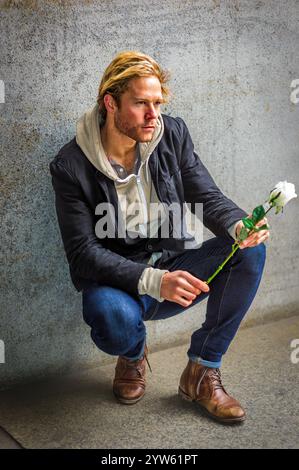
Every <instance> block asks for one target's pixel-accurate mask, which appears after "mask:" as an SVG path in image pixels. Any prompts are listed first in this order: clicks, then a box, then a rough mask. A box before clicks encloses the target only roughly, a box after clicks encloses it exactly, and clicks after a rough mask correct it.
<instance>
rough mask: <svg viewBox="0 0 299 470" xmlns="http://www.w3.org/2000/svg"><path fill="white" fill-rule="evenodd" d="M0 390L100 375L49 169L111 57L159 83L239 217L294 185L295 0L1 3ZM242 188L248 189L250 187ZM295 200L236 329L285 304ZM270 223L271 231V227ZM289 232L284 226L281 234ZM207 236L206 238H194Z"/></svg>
mask: <svg viewBox="0 0 299 470" xmlns="http://www.w3.org/2000/svg"><path fill="white" fill-rule="evenodd" d="M0 5H1V9H0V21H1V45H2V48H1V76H0V79H1V80H3V81H4V83H5V92H6V96H5V103H4V104H0V129H1V143H2V149H1V175H0V183H1V201H0V208H1V209H0V210H1V216H2V222H1V259H0V261H1V264H0V266H1V267H0V269H1V272H0V285H1V292H0V312H1V315H0V339H2V340H4V341H5V348H6V350H5V352H6V364H0V369H1V370H0V372H1V374H0V376H1V378H0V386H6V385H8V384H9V383H11V382H14V381H18V380H23V379H28V378H30V377H34V376H46V375H47V374H50V373H54V372H57V371H59V370H61V371H67V370H70V369H72V368H73V369H75V368H77V367H83V366H84V365H91V364H100V363H102V364H104V363H106V362H107V361H110V360H111V358H110V357H108V356H106V355H104V354H102V353H100V354H99V353H98V351H97V350H96V348H95V347H94V346H93V345H92V343H91V340H90V339H89V332H88V328H87V327H85V325H83V321H82V319H81V295H80V294H79V293H76V291H75V290H74V289H73V287H72V285H71V282H70V279H69V275H68V267H67V264H66V260H65V258H64V253H63V249H62V244H61V239H60V234H59V231H58V227H57V222H56V215H55V212H54V206H53V202H54V196H53V192H52V187H51V183H50V178H49V172H48V163H49V161H50V160H51V159H52V158H53V157H54V155H55V154H56V153H57V151H58V149H59V148H60V147H61V146H62V145H63V144H64V143H66V142H67V141H68V140H70V139H71V138H72V137H73V135H74V129H75V122H76V120H77V118H78V117H79V116H80V115H81V113H82V112H83V111H85V110H86V109H87V108H88V107H90V106H92V105H93V104H94V102H95V98H96V94H97V87H98V84H99V81H100V78H101V75H102V72H103V70H104V69H105V67H106V66H107V65H108V63H109V62H110V61H111V59H112V57H113V56H114V55H115V54H116V53H117V52H118V51H120V50H123V49H139V50H142V51H144V52H146V53H148V54H151V55H153V56H154V57H155V58H156V59H157V60H158V61H160V62H161V63H162V64H163V65H164V66H165V67H166V68H168V69H170V70H171V72H172V81H171V86H172V90H173V93H174V96H173V100H172V102H171V104H170V105H168V106H167V108H166V109H165V111H166V112H168V113H170V114H172V115H174V116H177V115H180V116H181V117H183V118H184V119H185V121H186V122H187V124H188V126H189V128H190V131H191V134H192V136H193V139H194V143H195V147H196V149H197V151H198V153H199V154H200V155H201V157H202V159H203V161H204V163H205V164H206V165H207V167H208V169H209V170H210V171H211V173H212V175H213V176H214V178H215V180H216V182H217V183H218V185H219V186H220V187H221V188H222V190H223V191H224V192H225V193H226V194H227V195H228V196H229V197H231V198H232V199H233V200H234V201H235V202H237V203H238V204H239V205H240V206H241V207H242V208H244V209H245V210H248V211H250V210H251V209H252V208H253V207H254V206H255V205H257V204H260V203H261V202H263V201H264V199H265V197H266V195H267V191H268V190H269V189H270V188H271V187H272V186H273V184H274V183H276V182H277V181H279V180H284V179H286V180H290V181H292V182H294V183H295V184H296V185H297V187H298V123H299V104H297V105H295V104H292V103H291V102H290V91H291V89H290V83H291V81H292V80H294V79H296V78H298V62H299V49H298V34H299V33H298V31H299V27H298V26H299V4H298V2H296V1H294V0H284V1H280V2H277V1H275V0H271V1H268V0H267V1H266V0H264V1H257V0H250V1H249V0H247V1H245V0H244V1H237V0H235V1H223V2H220V1H218V0H217V1H216V0H214V1H212V0H210V1H203V0H202V1H195V0H187V1H185V2H181V1H179V0H165V1H163V8H161V2H160V1H158V0H153V1H152V2H151V4H150V6H149V4H148V2H146V1H144V0H138V1H137V0H129V1H128V2H122V1H111V0H109V1H108V0H107V1H105V0H102V1H101V2H93V1H85V2H78V1H77V2H76V1H67V2H63V1H54V0H52V1H42V0H41V1H39V2H37V1H34V0H30V1H25V0H24V1H17V0H15V1H9V0H7V1H0ZM249 188H251V189H250V190H249ZM297 212H298V210H297V206H296V203H291V204H290V206H289V207H288V208H287V210H286V212H285V214H284V215H281V216H274V215H270V216H269V220H270V224H271V225H272V228H273V229H272V238H271V240H270V242H269V243H268V245H269V250H268V260H267V265H266V269H265V276H264V279H263V281H262V283H261V286H260V290H259V292H258V296H257V297H256V299H255V302H254V304H253V306H252V308H251V311H250V314H249V316H248V317H247V319H246V321H248V322H249V323H250V322H251V323H252V322H257V321H259V322H263V321H264V320H267V319H269V318H274V317H278V316H286V315H290V314H292V313H295V312H296V311H297V310H296V309H297V307H298V299H299V291H298V249H297V244H298V241H297V240H298V236H297V233H298V219H295V215H296V214H297ZM274 219H275V220H274ZM290 225H292V227H291V229H290V228H289V227H290ZM206 236H209V234H206ZM198 315H200V316H201V318H203V315H204V305H201V306H200V307H199V310H198V311H197V313H196V314H194V315H188V316H185V317H181V318H176V319H174V320H170V321H169V322H167V323H163V324H160V322H159V323H156V324H152V325H150V326H149V335H150V337H151V340H152V344H153V347H154V348H162V347H165V346H167V345H169V344H171V342H173V341H178V340H181V338H182V335H185V336H186V335H187V333H188V332H190V331H192V329H194V327H195V325H196V324H198Z"/></svg>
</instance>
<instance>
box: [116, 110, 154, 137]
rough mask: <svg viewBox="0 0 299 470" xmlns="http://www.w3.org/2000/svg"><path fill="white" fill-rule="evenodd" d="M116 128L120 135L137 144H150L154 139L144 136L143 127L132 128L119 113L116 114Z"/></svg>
mask: <svg viewBox="0 0 299 470" xmlns="http://www.w3.org/2000/svg"><path fill="white" fill-rule="evenodd" d="M114 126H115V128H116V129H117V130H118V132H119V133H120V134H123V135H126V136H127V137H130V139H133V140H135V141H136V142H149V141H150V140H151V139H152V135H148V136H146V135H142V126H132V125H131V124H129V122H128V121H127V120H125V119H123V118H121V116H120V113H119V112H117V113H115V114H114Z"/></svg>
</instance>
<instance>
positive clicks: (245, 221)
mask: <svg viewBox="0 0 299 470" xmlns="http://www.w3.org/2000/svg"><path fill="white" fill-rule="evenodd" d="M242 222H243V224H244V225H245V227H246V228H248V229H249V230H252V229H253V227H254V223H253V222H252V220H251V219H247V218H246V217H245V218H244V219H242Z"/></svg>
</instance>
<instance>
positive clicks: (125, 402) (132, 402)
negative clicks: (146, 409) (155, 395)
mask: <svg viewBox="0 0 299 470" xmlns="http://www.w3.org/2000/svg"><path fill="white" fill-rule="evenodd" d="M113 394H114V396H115V398H116V400H117V401H118V402H119V403H122V404H123V405H135V403H137V402H138V401H140V400H141V399H142V398H143V397H144V395H145V393H144V394H143V395H141V396H140V397H138V398H134V399H132V400H130V399H128V398H122V397H119V396H118V395H116V393H114V392H113Z"/></svg>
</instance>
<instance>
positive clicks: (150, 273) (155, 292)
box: [138, 267, 169, 302]
mask: <svg viewBox="0 0 299 470" xmlns="http://www.w3.org/2000/svg"><path fill="white" fill-rule="evenodd" d="M168 272H169V271H168V270H167V269H157V268H152V267H149V268H145V270H144V271H143V273H142V274H141V276H140V279H139V281H138V293H139V295H144V294H147V295H150V296H151V297H153V298H154V299H156V300H158V302H163V300H165V299H164V298H163V297H161V296H160V291H161V283H162V277H163V275H164V274H165V273H168Z"/></svg>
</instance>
